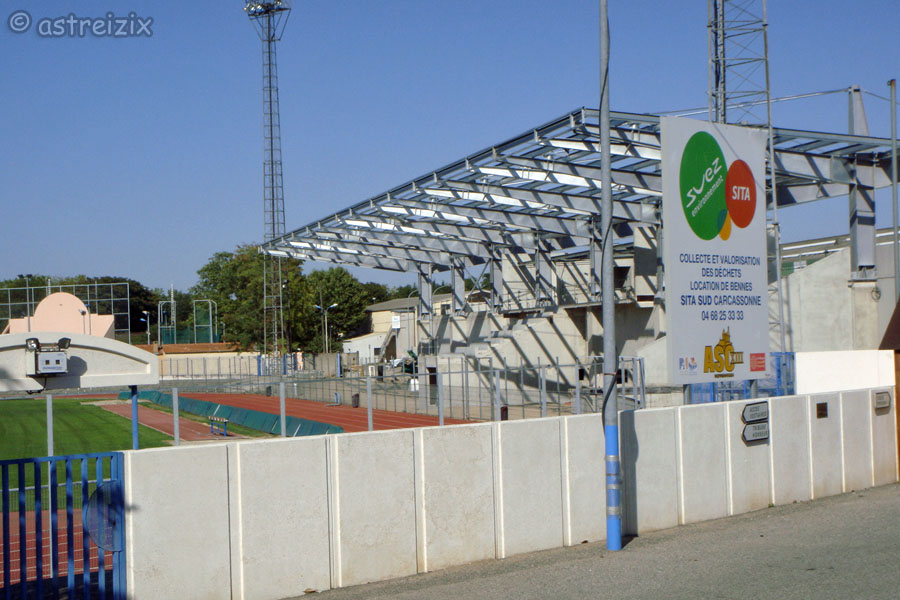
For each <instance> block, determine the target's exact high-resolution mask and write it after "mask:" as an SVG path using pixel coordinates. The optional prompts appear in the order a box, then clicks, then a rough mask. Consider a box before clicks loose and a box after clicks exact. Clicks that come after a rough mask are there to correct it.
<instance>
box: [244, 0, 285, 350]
mask: <svg viewBox="0 0 900 600" xmlns="http://www.w3.org/2000/svg"><path fill="white" fill-rule="evenodd" d="M244 11H245V12H246V13H247V16H248V17H249V18H250V21H251V22H252V23H253V25H254V27H255V28H256V32H257V33H258V34H259V39H260V40H261V41H262V58H263V64H262V67H263V154H264V156H263V241H264V242H269V241H271V240H273V239H275V238H278V237H281V236H282V235H284V182H283V181H282V169H281V117H280V115H279V106H278V69H277V65H276V60H275V58H276V57H275V42H278V41H280V40H281V36H282V34H283V33H284V28H285V25H286V24H287V20H288V16H289V15H290V11H291V8H290V6H289V5H288V3H287V1H286V0H275V1H273V2H252V1H250V2H247V3H246V4H245V5H244ZM263 260H264V262H263V315H264V327H263V331H264V333H263V352H264V353H266V354H269V353H271V354H273V355H277V354H279V353H280V350H281V348H280V341H281V340H283V339H284V314H283V311H282V272H281V258H280V257H277V256H270V255H268V254H266V255H265V257H264V259H263Z"/></svg>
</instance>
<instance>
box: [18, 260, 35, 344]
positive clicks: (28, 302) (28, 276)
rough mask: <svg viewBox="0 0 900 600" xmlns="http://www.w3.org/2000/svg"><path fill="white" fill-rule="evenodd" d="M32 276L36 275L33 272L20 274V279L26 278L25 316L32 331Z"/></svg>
mask: <svg viewBox="0 0 900 600" xmlns="http://www.w3.org/2000/svg"><path fill="white" fill-rule="evenodd" d="M32 277H34V275H33V274H31V273H26V274H24V275H22V274H21V273H20V274H19V279H24V280H25V316H26V317H28V319H27V323H28V331H31V290H30V289H29V283H30V280H31V278H32Z"/></svg>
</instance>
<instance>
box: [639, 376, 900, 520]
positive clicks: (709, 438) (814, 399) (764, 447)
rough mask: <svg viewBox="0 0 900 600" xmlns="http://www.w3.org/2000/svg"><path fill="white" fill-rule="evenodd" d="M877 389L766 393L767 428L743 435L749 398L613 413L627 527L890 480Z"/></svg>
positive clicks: (889, 420)
mask: <svg viewBox="0 0 900 600" xmlns="http://www.w3.org/2000/svg"><path fill="white" fill-rule="evenodd" d="M876 391H882V392H885V391H887V392H890V393H891V394H893V390H892V388H875V389H872V390H853V391H845V392H839V393H829V394H813V395H808V396H789V397H783V398H770V399H768V403H769V427H770V438H769V439H768V440H766V441H759V442H751V443H745V442H744V441H743V440H742V439H741V432H742V430H743V426H744V423H743V421H742V419H741V413H742V411H743V409H744V406H746V405H747V404H749V403H752V402H758V401H756V400H749V401H740V402H727V403H721V404H704V405H696V406H680V407H672V408H658V409H646V410H641V411H637V412H627V413H623V414H622V418H621V438H622V442H621V447H622V470H623V475H624V489H625V500H624V514H625V531H626V532H628V533H632V534H635V533H642V532H647V531H652V530H654V529H662V528H666V527H674V526H675V525H680V524H686V523H694V522H698V521H704V520H708V519H715V518H719V517H724V516H729V515H736V514H741V513H745V512H749V511H752V510H758V509H761V508H766V507H767V506H769V505H775V504H790V503H792V502H795V501H796V502H803V501H807V500H811V499H816V498H823V497H826V496H832V495H836V494H841V493H844V492H849V491H852V490H858V489H863V488H867V487H872V486H875V485H884V484H886V483H890V482H892V481H897V480H898V457H897V431H896V420H895V413H894V412H893V411H894V410H895V406H892V407H891V408H890V409H879V410H876V409H875V408H874V395H875V392H876Z"/></svg>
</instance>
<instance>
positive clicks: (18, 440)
mask: <svg viewBox="0 0 900 600" xmlns="http://www.w3.org/2000/svg"><path fill="white" fill-rule="evenodd" d="M91 401H92V400H91V399H87V398H54V399H53V453H54V455H56V456H63V455H70V454H89V453H95V452H111V451H114V450H129V449H131V442H132V440H131V420H130V419H123V418H122V417H120V416H119V415H116V414H113V413H111V412H108V411H105V410H103V409H102V408H100V407H99V406H92V405H90V404H87V403H88V402H91ZM138 440H139V443H140V447H141V448H154V447H158V446H167V445H169V443H170V442H171V441H172V438H171V437H169V436H167V435H166V434H164V433H161V432H159V431H156V430H154V429H150V428H149V427H144V426H141V427H139V428H138ZM42 456H47V402H46V399H45V398H44V397H40V398H28V399H24V398H23V399H15V400H0V460H4V459H13V458H34V457H42ZM85 462H86V464H87V469H88V479H89V480H93V479H95V478H96V464H97V461H96V460H94V459H89V460H87V461H85ZM56 469H57V470H56V481H57V482H58V483H60V484H62V483H64V482H65V480H66V473H65V464H64V463H62V462H60V463H57V468H56ZM81 469H82V461H81V460H74V461H72V474H73V479H74V481H75V483H74V485H73V500H74V507H75V508H77V509H80V508H81V505H82V499H83V494H90V493H91V492H92V491H93V490H94V488H95V487H96V484H95V483H90V484H89V485H87V486H86V489H84V490H82V486H81V484H80V481H81ZM108 469H109V466H108V464H105V465H104V471H105V472H104V477H108V476H109V471H108ZM40 471H41V481H43V482H45V484H44V487H42V490H41V498H42V503H43V505H44V506H49V502H50V493H51V488H48V487H46V481H47V480H48V478H49V465H48V464H46V463H44V464H42V465H41V467H40ZM24 474H25V480H24V487H26V488H27V491H26V508H27V509H28V510H32V509H33V508H34V503H35V493H36V490H34V489H33V486H34V481H35V477H34V466H33V465H26V468H25V470H24ZM7 476H8V478H9V486H10V488H11V489H13V490H16V489H18V482H19V471H18V469H16V468H10V469H8V470H7ZM53 489H55V490H56V494H57V497H58V498H59V502H60V505H61V506H65V489H63V488H60V487H53ZM60 495H61V496H60ZM7 500H8V502H9V507H10V510H12V511H13V512H15V511H16V510H18V508H17V506H18V505H17V498H16V492H13V493H12V494H11V495H10V497H9V498H8V499H7Z"/></svg>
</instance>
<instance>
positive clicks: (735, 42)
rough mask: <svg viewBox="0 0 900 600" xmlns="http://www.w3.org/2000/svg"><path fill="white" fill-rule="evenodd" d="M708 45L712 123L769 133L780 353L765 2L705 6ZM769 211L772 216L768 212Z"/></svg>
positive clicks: (736, 0)
mask: <svg viewBox="0 0 900 600" xmlns="http://www.w3.org/2000/svg"><path fill="white" fill-rule="evenodd" d="M707 2H708V15H709V20H708V22H707V29H708V31H709V35H708V45H709V120H710V121H715V122H717V123H740V124H747V125H761V126H763V127H766V128H767V130H768V134H769V140H768V177H767V178H766V200H767V205H766V207H767V218H768V220H769V223H768V226H767V230H768V231H769V234H770V235H772V236H773V238H774V240H773V241H774V244H773V245H774V247H775V252H774V253H773V255H772V256H770V257H769V260H770V261H771V262H773V263H774V265H773V266H774V269H775V279H776V282H777V286H776V291H777V295H778V313H777V314H776V315H773V317H772V318H771V319H770V326H771V328H772V330H773V331H777V332H778V338H779V345H780V350H781V351H782V352H784V351H785V350H786V349H787V346H786V341H785V331H784V303H783V302H782V298H783V291H782V287H783V285H782V281H781V228H780V225H779V222H778V202H777V198H776V190H777V186H776V182H775V143H774V134H773V132H772V96H771V88H770V84H769V36H768V27H769V23H768V16H767V11H766V0H707ZM769 211H770V212H769Z"/></svg>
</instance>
